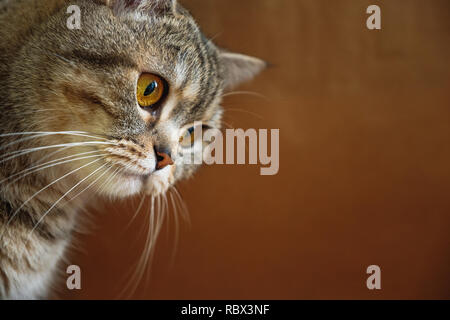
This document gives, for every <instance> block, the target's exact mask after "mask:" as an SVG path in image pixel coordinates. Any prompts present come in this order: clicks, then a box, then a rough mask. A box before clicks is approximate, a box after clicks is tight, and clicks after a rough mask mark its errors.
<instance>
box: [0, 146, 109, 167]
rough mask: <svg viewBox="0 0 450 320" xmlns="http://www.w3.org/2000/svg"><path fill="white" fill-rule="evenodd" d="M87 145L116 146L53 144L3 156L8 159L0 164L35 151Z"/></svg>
mask: <svg viewBox="0 0 450 320" xmlns="http://www.w3.org/2000/svg"><path fill="white" fill-rule="evenodd" d="M87 145H116V144H115V143H112V142H98V141H86V142H72V143H64V144H55V145H51V146H44V147H37V148H30V149H25V150H18V151H14V152H11V153H9V154H6V155H3V156H8V158H6V159H3V160H1V161H0V163H3V162H5V161H8V160H12V159H15V158H17V157H20V156H23V155H26V154H29V153H32V152H36V151H41V150H47V149H52V148H61V147H78V146H87Z"/></svg>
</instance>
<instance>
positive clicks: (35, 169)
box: [0, 150, 106, 185]
mask: <svg viewBox="0 0 450 320" xmlns="http://www.w3.org/2000/svg"><path fill="white" fill-rule="evenodd" d="M99 152H102V151H101V150H98V151H89V152H83V153H78V154H75V155H71V156H67V157H64V158H60V159H56V160H52V161H49V162H46V163H43V164H39V165H36V166H34V167H31V168H28V169H25V170H22V171H20V172H18V173H15V174H13V175H11V176H8V177H7V178H5V179H3V180H0V184H1V183H4V182H6V181H8V180H9V179H12V178H14V177H17V176H20V175H22V174H24V173H26V174H25V175H22V176H20V177H19V178H17V179H15V180H14V181H11V182H10V183H8V185H10V184H13V183H14V182H17V181H18V180H20V179H22V178H25V177H26V176H28V175H29V174H32V173H35V172H38V171H41V170H44V169H48V168H53V167H55V166H58V165H61V164H65V163H70V162H74V161H79V160H84V159H89V158H94V157H99V156H102V155H106V153H105V154H101V155H93V156H87V157H80V156H82V155H87V154H93V153H99ZM74 157H78V158H75V159H71V158H74ZM66 159H70V160H67V161H62V160H66Z"/></svg>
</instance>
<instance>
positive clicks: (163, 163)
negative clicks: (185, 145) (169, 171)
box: [156, 152, 173, 170]
mask: <svg viewBox="0 0 450 320" xmlns="http://www.w3.org/2000/svg"><path fill="white" fill-rule="evenodd" d="M156 158H157V161H158V162H157V163H156V169H157V170H161V169H164V168H165V167H167V166H171V165H173V160H172V158H171V157H170V155H168V154H167V153H164V152H157V153H156Z"/></svg>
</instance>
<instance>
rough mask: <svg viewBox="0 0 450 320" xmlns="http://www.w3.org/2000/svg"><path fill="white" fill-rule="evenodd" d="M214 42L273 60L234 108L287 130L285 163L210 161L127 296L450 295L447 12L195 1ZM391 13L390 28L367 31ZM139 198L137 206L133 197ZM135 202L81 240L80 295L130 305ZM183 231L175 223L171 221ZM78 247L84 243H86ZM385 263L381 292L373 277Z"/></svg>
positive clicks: (108, 212) (257, 124) (238, 119)
mask: <svg viewBox="0 0 450 320" xmlns="http://www.w3.org/2000/svg"><path fill="white" fill-rule="evenodd" d="M184 4H185V5H186V6H187V7H188V8H189V9H191V11H192V12H193V14H194V15H195V16H196V17H197V18H198V20H199V22H200V24H201V26H202V27H203V30H204V31H205V33H206V34H207V35H208V36H210V37H216V38H215V41H216V42H217V43H218V44H220V45H222V46H224V47H226V48H229V49H233V50H236V51H240V52H244V53H247V54H252V55H255V56H258V57H261V58H264V59H266V60H268V61H270V62H271V63H272V64H274V65H275V66H274V67H273V68H271V69H270V70H268V71H266V72H265V73H264V74H263V75H262V76H260V77H258V78H257V79H256V80H255V81H254V82H252V83H251V84H249V85H246V86H244V87H242V88H241V89H242V90H249V91H256V92H258V93H260V94H263V95H264V96H265V97H266V98H259V97H256V96H246V95H240V96H233V97H229V98H227V99H226V101H225V103H224V106H225V108H226V109H227V110H228V111H227V115H226V119H225V121H226V122H227V123H229V124H231V125H233V127H236V128H280V130H281V141H280V145H281V167H280V173H279V174H278V175H277V176H273V177H262V176H260V175H259V168H258V167H256V166H215V167H205V168H204V169H202V170H201V172H200V173H199V174H198V175H197V176H196V178H195V179H193V180H191V181H188V182H184V183H182V184H180V185H179V189H180V191H181V192H182V194H183V197H184V199H185V201H186V203H187V206H188V207H189V210H190V216H191V220H192V225H191V228H190V229H189V228H188V227H187V225H186V224H184V227H183V228H182V229H181V233H180V243H179V246H178V253H177V255H176V258H175V260H174V263H173V265H171V263H170V254H171V252H172V246H173V243H174V241H173V231H172V232H168V233H167V232H164V233H163V235H162V237H161V238H160V242H159V243H158V247H157V252H156V261H155V263H154V265H153V269H152V270H151V272H149V273H148V274H149V277H148V280H147V281H142V282H141V283H140V286H139V288H138V290H137V291H136V293H135V294H133V295H128V296H127V297H129V298H139V299H141V298H143V299H161V298H162V299H329V298H339V299H354V298H358V299H373V298H375V299H378V298H387V299H391V298H406V299H410V298H425V299H428V298H447V299H448V298H450V268H449V266H450V235H449V231H450V227H449V222H450V196H449V193H450V64H449V62H448V60H449V58H450V3H449V2H448V0H442V1H437V0H433V1H426V2H425V1H419V0H416V1H413V0H396V1H365V0H340V1H329V0H245V1H243V0H226V1H225V0H186V1H184ZM370 4H379V5H380V6H381V8H382V19H383V20H382V26H383V29H382V30H381V31H369V30H368V29H367V28H366V26H365V21H366V18H367V15H366V13H365V11H366V8H367V7H368V6H369V5H370ZM135 201H137V200H135ZM135 209H136V205H133V201H130V202H128V203H125V204H120V203H115V204H114V205H112V206H109V207H108V208H107V209H105V210H102V211H105V212H102V213H100V212H97V213H95V215H96V219H95V223H96V228H95V231H94V233H93V234H91V235H87V236H80V237H79V239H80V244H81V246H82V247H83V248H84V249H85V251H84V252H80V251H79V250H77V251H75V252H74V254H73V255H72V258H71V260H70V262H71V263H75V264H78V265H80V266H81V268H82V272H83V273H82V276H83V282H82V286H83V289H82V290H81V291H79V292H68V291H64V290H63V291H62V292H61V294H62V296H63V297H65V298H101V299H103V298H117V297H118V293H119V291H120V289H121V287H123V282H124V281H126V280H127V279H128V278H127V273H128V272H129V271H130V270H131V269H132V268H133V263H135V262H136V261H137V259H138V257H139V253H140V250H141V249H142V244H143V242H144V237H143V236H140V235H139V230H141V229H142V228H143V227H144V224H145V221H147V220H146V218H145V216H144V215H141V216H140V217H139V218H138V219H137V220H136V222H135V223H134V224H133V225H132V227H131V228H129V229H125V228H124V226H126V225H127V224H128V222H129V220H130V217H131V216H132V215H133V213H134V211H135ZM172 230H173V228H172ZM78 248H80V246H78ZM371 264H376V265H379V266H380V267H381V269H382V290H381V291H377V292H374V291H369V290H368V289H367V288H366V278H367V275H366V272H365V271H366V268H367V267H368V266H369V265H371Z"/></svg>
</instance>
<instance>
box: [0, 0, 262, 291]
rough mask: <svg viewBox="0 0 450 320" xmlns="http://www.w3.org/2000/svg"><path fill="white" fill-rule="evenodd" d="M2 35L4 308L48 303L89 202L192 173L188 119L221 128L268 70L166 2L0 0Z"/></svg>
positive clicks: (160, 189)
mask: <svg viewBox="0 0 450 320" xmlns="http://www.w3.org/2000/svg"><path fill="white" fill-rule="evenodd" d="M71 5H76V6H77V7H78V8H79V9H80V13H81V15H80V17H81V21H80V22H81V23H80V27H81V28H80V29H78V28H69V27H68V23H67V20H68V18H69V17H70V14H68V7H69V6H71ZM0 39H1V43H0V88H1V89H0V90H1V94H0V108H1V109H0V110H1V118H0V119H1V120H0V149H1V153H0V154H1V155H0V180H1V189H0V297H1V298H3V299H40V298H47V297H49V294H50V293H51V287H52V284H53V282H54V281H55V278H56V277H55V275H56V274H57V273H58V272H59V267H58V263H59V262H60V261H61V259H62V257H63V256H64V254H65V252H66V249H67V247H68V245H69V244H70V243H71V237H72V234H73V232H74V229H75V228H76V226H77V225H78V224H79V223H80V221H79V220H80V217H81V215H80V210H82V208H84V206H85V205H86V202H87V199H89V197H90V196H92V194H95V195H96V196H98V197H107V198H126V197H131V196H134V195H137V194H146V195H148V196H149V197H150V198H152V199H153V198H155V197H157V196H158V195H160V194H164V193H165V192H167V190H168V189H169V188H171V187H172V186H173V185H174V184H175V183H176V182H177V181H178V180H180V179H185V178H187V177H190V176H191V175H192V174H193V173H194V171H195V170H196V169H197V167H198V165H194V164H186V162H187V161H183V158H184V157H186V156H189V155H192V154H194V153H195V152H196V151H195V149H194V148H192V141H193V139H192V137H191V133H192V131H193V125H194V123H200V124H201V125H202V126H204V127H207V128H220V125H221V116H222V113H223V109H222V108H221V99H222V97H223V94H224V92H226V91H227V90H229V89H230V88H232V87H233V86H236V85H238V84H240V83H241V82H243V81H247V80H250V79H251V78H252V77H254V76H255V75H256V74H257V73H259V72H260V71H261V70H262V69H263V68H264V67H265V63H264V62H263V61H262V60H260V59H257V58H253V57H248V56H245V55H241V54H235V53H231V52H228V51H225V50H223V49H221V48H219V47H217V46H216V45H214V44H213V42H212V41H210V40H209V39H208V38H206V37H205V36H204V35H203V34H202V32H201V31H200V29H199V27H198V26H197V24H196V22H195V20H194V19H193V18H192V16H191V15H190V14H189V12H188V11H187V10H186V9H184V8H183V7H182V6H180V5H179V4H178V3H177V2H176V1H175V0H70V1H68V0H0ZM189 150H190V151H189ZM186 151H188V152H186ZM194 155H195V154H194Z"/></svg>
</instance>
